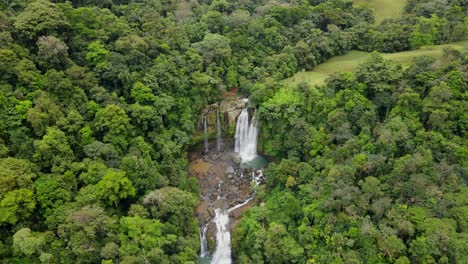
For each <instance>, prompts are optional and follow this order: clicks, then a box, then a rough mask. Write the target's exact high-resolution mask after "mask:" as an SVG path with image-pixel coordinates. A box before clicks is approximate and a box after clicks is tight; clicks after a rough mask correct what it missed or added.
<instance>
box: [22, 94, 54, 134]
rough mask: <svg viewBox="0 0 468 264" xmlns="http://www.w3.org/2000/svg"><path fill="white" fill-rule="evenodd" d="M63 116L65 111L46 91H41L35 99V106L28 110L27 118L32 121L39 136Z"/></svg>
mask: <svg viewBox="0 0 468 264" xmlns="http://www.w3.org/2000/svg"><path fill="white" fill-rule="evenodd" d="M62 118H63V112H62V110H61V109H60V107H59V106H58V105H56V104H55V103H54V102H53V101H52V100H51V99H50V97H49V96H48V95H47V94H46V93H40V94H39V95H38V96H37V97H36V98H35V99H34V107H33V108H31V109H29V110H28V117H27V120H28V121H29V122H30V123H31V126H32V127H33V129H34V132H35V133H36V135H37V136H42V135H44V134H45V133H46V130H47V127H50V126H53V125H55V123H56V122H57V121H58V120H60V119H62Z"/></svg>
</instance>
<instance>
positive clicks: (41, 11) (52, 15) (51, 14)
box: [14, 0, 68, 39]
mask: <svg viewBox="0 0 468 264" xmlns="http://www.w3.org/2000/svg"><path fill="white" fill-rule="evenodd" d="M14 26H15V28H16V29H17V30H18V31H19V32H21V34H22V35H24V36H25V37H27V38H28V39H34V38H35V37H36V36H38V35H53V34H54V33H59V32H60V31H61V30H63V29H64V28H66V27H67V26H68V23H67V22H66V19H65V16H64V14H63V12H62V11H61V10H60V8H59V7H58V6H57V5H56V4H54V3H51V2H49V1H47V0H38V1H33V2H31V3H30V4H29V5H28V6H27V7H26V8H25V9H24V10H23V12H21V13H20V14H19V15H18V16H17V17H16V20H15V23H14Z"/></svg>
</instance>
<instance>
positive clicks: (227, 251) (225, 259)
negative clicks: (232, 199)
mask: <svg viewBox="0 0 468 264" xmlns="http://www.w3.org/2000/svg"><path fill="white" fill-rule="evenodd" d="M253 198H254V196H252V197H250V198H249V199H247V200H245V201H244V202H243V203H241V204H238V205H236V206H233V207H231V208H229V209H228V210H221V208H218V209H216V210H215V217H214V219H213V221H214V222H215V224H216V231H217V232H216V249H215V252H214V253H213V258H212V259H211V264H231V263H232V260H231V233H229V227H228V224H229V213H230V212H232V211H234V210H236V209H239V208H241V207H242V206H244V205H246V204H247V203H248V202H250V201H251V200H252V199H253Z"/></svg>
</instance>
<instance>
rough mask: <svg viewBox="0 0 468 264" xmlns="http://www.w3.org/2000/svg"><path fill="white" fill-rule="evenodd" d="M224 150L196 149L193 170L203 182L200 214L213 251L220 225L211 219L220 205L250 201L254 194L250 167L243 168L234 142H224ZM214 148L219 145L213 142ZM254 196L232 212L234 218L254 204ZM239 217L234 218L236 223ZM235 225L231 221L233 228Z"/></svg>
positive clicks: (190, 171)
mask: <svg viewBox="0 0 468 264" xmlns="http://www.w3.org/2000/svg"><path fill="white" fill-rule="evenodd" d="M224 143H225V145H224V149H226V150H225V151H222V152H220V153H218V152H215V151H213V152H210V153H208V154H204V153H202V152H192V154H191V157H190V160H191V162H190V166H189V168H190V169H189V173H190V175H191V176H194V177H197V178H198V181H199V183H200V204H199V205H198V207H197V210H196V212H197V215H198V218H199V222H200V225H201V226H204V225H205V224H207V223H209V224H208V229H207V230H208V231H207V238H208V247H209V250H210V251H211V252H213V250H214V246H215V236H216V226H215V224H214V223H213V222H212V221H211V220H212V219H213V217H214V216H215V210H216V209H217V208H223V209H227V208H231V207H234V206H235V205H237V204H240V203H242V202H244V201H246V200H247V199H248V198H249V197H251V196H252V195H253V190H252V188H251V183H252V176H251V175H252V174H251V171H250V170H248V169H241V167H240V158H239V156H238V155H237V154H236V153H234V151H232V149H234V142H233V141H230V142H229V141H228V142H224ZM210 148H211V149H213V148H215V146H210ZM252 203H253V200H252V201H251V202H250V203H249V204H246V205H245V206H243V207H241V208H239V209H236V210H234V211H232V212H231V213H230V217H231V218H232V220H237V219H239V218H240V215H241V212H243V211H244V210H245V209H246V208H248V207H250V205H251V204H252ZM236 222H238V221H232V223H236ZM233 227H234V226H233V225H230V229H232V228H233Z"/></svg>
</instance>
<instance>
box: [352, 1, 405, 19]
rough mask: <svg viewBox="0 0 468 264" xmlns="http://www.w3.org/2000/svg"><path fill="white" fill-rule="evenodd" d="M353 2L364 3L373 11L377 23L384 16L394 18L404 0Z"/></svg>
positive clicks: (402, 6) (401, 7)
mask: <svg viewBox="0 0 468 264" xmlns="http://www.w3.org/2000/svg"><path fill="white" fill-rule="evenodd" d="M354 3H356V4H359V3H365V4H368V5H369V7H370V8H371V9H372V11H374V14H375V23H376V24H378V23H380V22H381V21H382V20H384V19H386V18H395V17H398V16H400V15H401V13H402V12H403V8H404V7H405V4H406V0H354Z"/></svg>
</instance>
